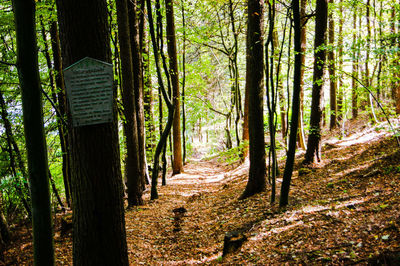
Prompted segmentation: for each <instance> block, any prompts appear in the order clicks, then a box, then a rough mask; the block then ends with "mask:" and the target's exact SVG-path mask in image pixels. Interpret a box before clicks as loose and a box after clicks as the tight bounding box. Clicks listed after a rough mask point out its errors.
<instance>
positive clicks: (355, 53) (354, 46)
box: [351, 6, 359, 119]
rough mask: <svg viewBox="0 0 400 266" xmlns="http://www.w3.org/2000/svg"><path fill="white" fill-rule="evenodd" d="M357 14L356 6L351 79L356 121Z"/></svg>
mask: <svg viewBox="0 0 400 266" xmlns="http://www.w3.org/2000/svg"><path fill="white" fill-rule="evenodd" d="M357 12H358V8H357V6H354V11H353V30H354V31H353V49H352V57H353V60H352V76H353V78H352V79H351V114H352V118H353V119H356V118H357V116H358V86H357V80H356V79H357V78H358V55H359V52H358V50H359V49H358V47H359V45H358V44H357V42H358V38H357Z"/></svg>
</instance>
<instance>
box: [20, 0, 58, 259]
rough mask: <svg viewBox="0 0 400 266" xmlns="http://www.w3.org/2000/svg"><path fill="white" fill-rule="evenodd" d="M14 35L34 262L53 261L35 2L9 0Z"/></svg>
mask: <svg viewBox="0 0 400 266" xmlns="http://www.w3.org/2000/svg"><path fill="white" fill-rule="evenodd" d="M12 5H13V10H14V17H15V26H16V35H17V67H18V76H19V82H20V86H21V92H22V109H23V120H24V131H25V141H26V150H27V157H28V172H29V181H30V185H31V187H30V188H31V200H32V222H33V225H32V227H33V247H34V264H35V265H54V246H53V230H52V221H51V209H50V189H49V176H48V171H49V169H48V162H47V148H46V138H45V135H44V127H43V111H42V110H43V105H42V92H41V87H40V77H39V65H38V53H37V51H38V49H37V43H36V39H37V37H36V29H35V26H36V22H35V2H34V1H33V0H30V1H25V0H24V1H22V0H13V1H12Z"/></svg>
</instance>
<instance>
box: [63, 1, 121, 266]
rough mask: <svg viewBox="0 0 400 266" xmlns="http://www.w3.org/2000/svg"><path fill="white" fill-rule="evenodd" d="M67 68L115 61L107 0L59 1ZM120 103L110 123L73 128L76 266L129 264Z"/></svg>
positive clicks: (74, 256) (64, 57) (74, 245)
mask: <svg viewBox="0 0 400 266" xmlns="http://www.w3.org/2000/svg"><path fill="white" fill-rule="evenodd" d="M56 3H57V12H58V19H59V25H60V33H61V34H60V37H61V46H62V54H63V63H64V65H65V66H70V65H71V64H73V63H75V62H77V61H78V60H80V59H82V58H84V57H87V56H88V57H92V58H95V59H98V60H102V61H105V62H109V63H110V62H111V49H110V36H109V32H108V30H109V27H108V20H107V4H106V1H105V0H100V1H98V0H84V1H82V0H69V1H62V0H57V1H56ZM118 143H119V142H118V131H117V117H116V105H115V95H114V119H113V122H111V123H104V124H97V125H90V126H82V127H74V128H72V129H71V151H72V155H71V156H72V180H71V181H72V182H71V185H72V194H73V197H72V200H73V210H74V213H73V231H74V237H73V258H74V265H128V255H127V245H126V234H125V217H124V208H123V200H122V196H123V187H122V177H121V166H120V158H119V153H120V151H119V145H118Z"/></svg>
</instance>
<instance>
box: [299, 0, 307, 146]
mask: <svg viewBox="0 0 400 266" xmlns="http://www.w3.org/2000/svg"><path fill="white" fill-rule="evenodd" d="M306 7H307V0H301V3H300V25H301V31H300V40H301V54H300V56H301V65H302V67H301V68H300V113H299V116H300V117H299V126H298V127H299V128H298V134H297V135H298V142H299V146H300V148H302V149H303V150H305V149H306V140H305V139H306V138H305V135H304V124H303V116H304V104H303V102H304V69H305V68H306V67H305V65H306V49H307V34H306V33H307V25H306V23H307V18H306Z"/></svg>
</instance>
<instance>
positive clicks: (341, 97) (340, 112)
mask: <svg viewBox="0 0 400 266" xmlns="http://www.w3.org/2000/svg"><path fill="white" fill-rule="evenodd" d="M343 16H344V15H343V0H339V36H338V47H339V51H338V53H339V54H338V72H339V74H338V79H337V81H338V99H337V120H338V122H340V121H342V120H343V119H345V118H346V110H344V108H345V109H346V104H345V99H346V96H345V95H346V92H345V90H344V87H343V25H344V20H343Z"/></svg>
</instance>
